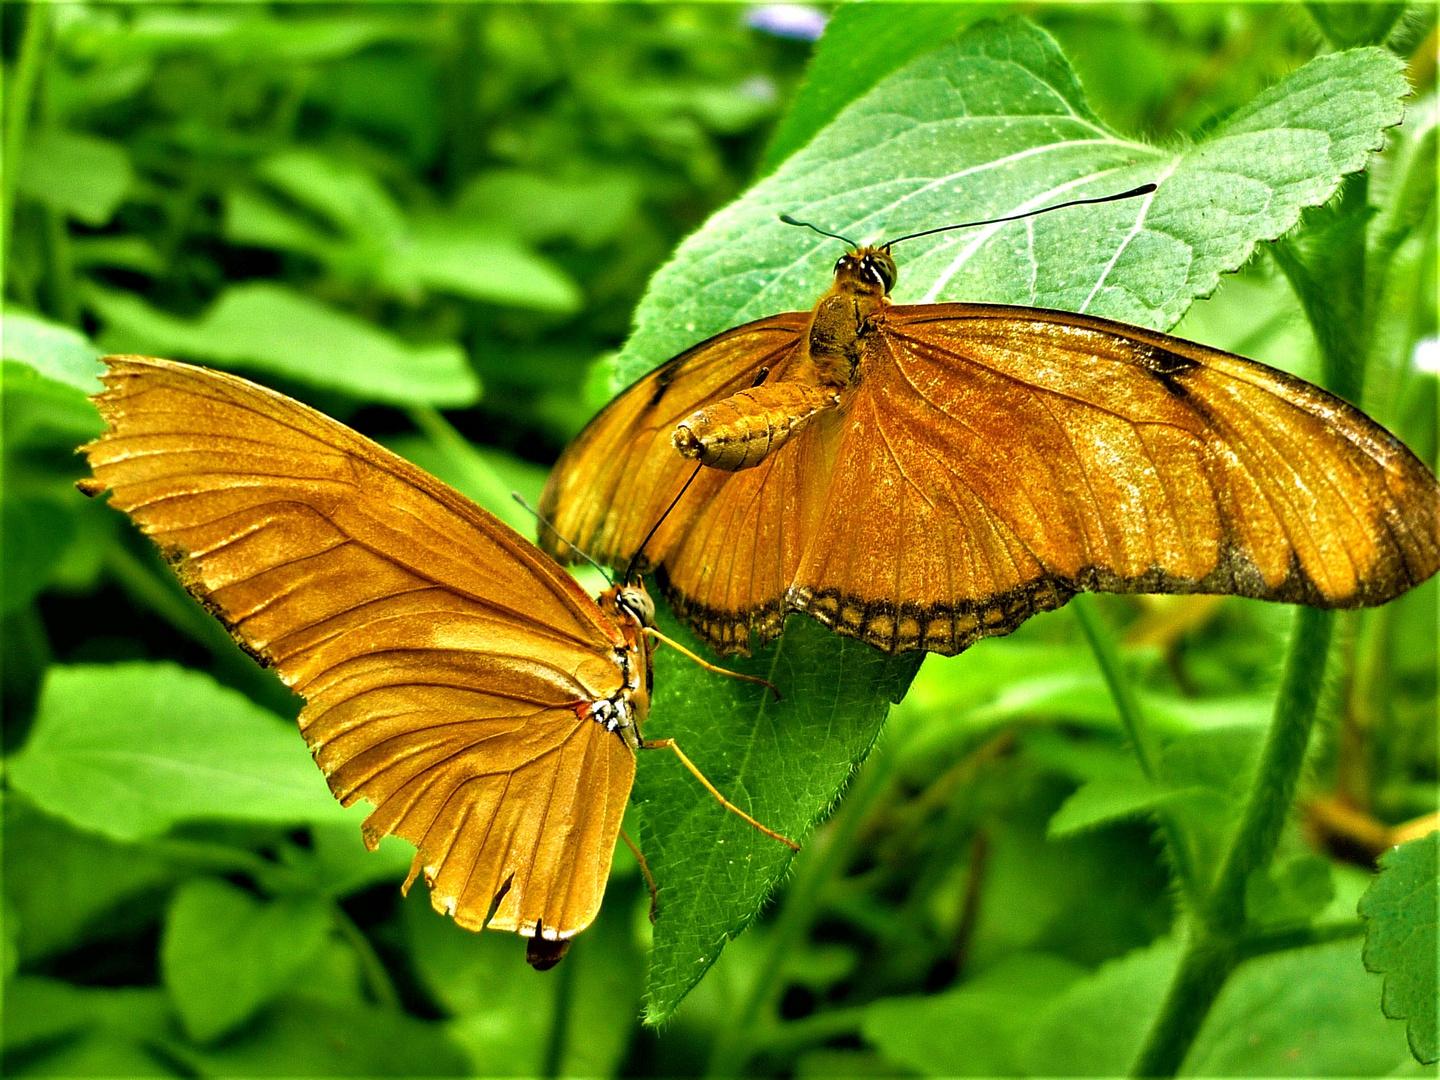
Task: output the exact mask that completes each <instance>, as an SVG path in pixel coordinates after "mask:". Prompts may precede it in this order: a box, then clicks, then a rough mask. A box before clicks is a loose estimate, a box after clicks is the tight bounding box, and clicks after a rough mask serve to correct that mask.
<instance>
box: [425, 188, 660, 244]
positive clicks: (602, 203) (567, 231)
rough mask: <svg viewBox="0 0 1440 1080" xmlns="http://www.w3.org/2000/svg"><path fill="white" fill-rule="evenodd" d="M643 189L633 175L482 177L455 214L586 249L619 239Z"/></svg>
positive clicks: (532, 237) (532, 239)
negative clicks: (564, 241)
mask: <svg viewBox="0 0 1440 1080" xmlns="http://www.w3.org/2000/svg"><path fill="white" fill-rule="evenodd" d="M639 199H640V188H639V185H638V184H637V183H636V181H635V178H634V177H633V176H631V175H630V174H628V173H624V172H616V173H614V174H609V175H607V174H603V173H601V174H598V175H594V176H591V177H587V178H586V179H584V180H580V181H566V180H560V179H556V178H554V177H551V176H545V175H543V174H540V173H528V172H520V171H518V170H504V171H500V170H497V171H494V172H485V173H481V174H480V175H479V176H477V177H475V178H474V179H473V180H471V181H470V182H469V183H467V184H466V185H465V188H464V190H462V191H461V193H460V195H459V197H458V198H457V199H456V200H455V211H454V212H455V216H456V217H460V218H472V219H474V220H476V221H480V222H486V223H493V224H495V225H498V226H501V227H503V228H505V229H507V230H509V231H510V232H511V233H512V234H513V235H515V236H518V237H519V238H520V239H522V240H525V241H527V242H530V243H543V242H544V241H546V240H556V239H560V238H564V239H569V240H573V241H574V242H575V243H576V244H578V245H580V246H581V247H586V248H591V247H598V246H599V245H600V244H603V243H605V242H606V241H608V240H611V239H613V238H614V237H615V236H616V235H618V234H619V232H620V230H621V229H623V228H624V227H625V225H626V224H627V223H628V222H629V221H630V220H631V219H632V218H633V217H634V215H635V211H636V207H637V204H638V202H639Z"/></svg>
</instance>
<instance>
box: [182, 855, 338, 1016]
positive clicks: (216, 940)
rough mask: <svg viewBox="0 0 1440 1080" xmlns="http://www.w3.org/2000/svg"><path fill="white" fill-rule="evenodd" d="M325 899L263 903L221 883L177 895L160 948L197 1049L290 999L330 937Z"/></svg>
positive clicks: (188, 887) (194, 884)
mask: <svg viewBox="0 0 1440 1080" xmlns="http://www.w3.org/2000/svg"><path fill="white" fill-rule="evenodd" d="M331 922H332V916H331V912H330V905H329V904H328V903H327V902H326V901H325V900H324V899H323V898H321V897H319V896H282V897H280V898H278V899H275V900H269V901H262V900H259V899H257V898H256V897H254V896H252V895H251V894H250V893H247V892H245V891H244V890H243V889H239V888H237V887H235V886H234V885H231V884H230V883H229V882H226V881H221V880H220V879H218V878H204V877H202V878H195V879H193V880H191V881H188V882H186V884H185V885H184V886H183V887H182V888H181V889H180V890H179V891H178V892H177V893H176V894H175V898H174V900H173V901H172V902H171V904H170V913H169V915H168V916H167V918H166V920H165V935H164V938H163V939H162V941H161V944H160V970H161V973H162V975H163V977H164V980H165V987H166V989H168V990H169V991H170V1000H171V1001H173V1002H174V1003H175V1010H176V1011H177V1012H178V1013H179V1014H180V1019H181V1021H182V1022H183V1023H184V1025H185V1031H186V1033H187V1034H188V1035H189V1036H190V1038H192V1039H193V1040H195V1041H196V1042H201V1043H207V1042H211V1041H212V1040H214V1039H217V1038H219V1037H220V1036H221V1035H224V1034H225V1033H226V1032H229V1031H233V1030H234V1029H235V1028H236V1027H238V1026H240V1025H241V1024H243V1023H244V1022H245V1021H246V1020H248V1019H249V1018H250V1017H251V1016H253V1015H254V1013H255V1011H256V1010H257V1009H259V1008H260V1007H261V1006H262V1005H264V1004H265V1003H266V1002H268V1001H270V1000H271V999H272V998H274V997H275V996H276V995H277V994H279V993H280V992H281V991H283V990H284V989H285V988H286V987H287V986H288V985H289V983H290V982H291V980H292V979H293V978H294V977H295V975H296V973H297V972H298V971H299V970H300V969H301V968H302V967H303V966H304V965H305V964H306V963H308V962H309V961H310V960H311V959H312V958H313V957H314V956H315V955H316V953H318V952H319V950H320V947H321V946H322V945H323V944H324V943H325V939H326V937H327V935H328V934H329V932H330V926H331Z"/></svg>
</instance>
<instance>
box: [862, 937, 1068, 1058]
mask: <svg viewBox="0 0 1440 1080" xmlns="http://www.w3.org/2000/svg"><path fill="white" fill-rule="evenodd" d="M1084 974H1085V969H1084V968H1082V967H1080V966H1079V965H1078V964H1075V963H1073V962H1071V961H1069V960H1066V959H1064V958H1063V957H1059V956H1052V955H1050V954H1048V953H1016V954H1014V955H1012V956H1009V957H1006V958H1005V959H1004V960H1001V961H1000V962H999V963H997V964H995V965H994V966H993V967H990V968H988V969H986V970H985V971H984V972H983V973H982V974H980V975H978V976H976V977H975V978H973V979H970V980H968V981H966V982H965V983H962V984H961V985H960V986H958V987H956V988H955V989H953V990H949V991H947V992H946V993H943V994H936V995H933V996H930V997H892V998H882V999H881V1000H879V1001H877V1002H874V1003H873V1004H871V1005H869V1006H867V1007H866V1009H865V1019H864V1021H863V1023H862V1025H861V1031H862V1033H863V1034H864V1036H865V1041H866V1042H868V1043H870V1045H872V1046H875V1047H878V1048H879V1049H880V1050H881V1051H883V1052H884V1054H885V1056H886V1057H887V1058H889V1059H890V1060H891V1061H893V1062H895V1063H896V1064H898V1065H905V1066H907V1067H909V1068H911V1069H915V1070H917V1071H918V1072H920V1073H922V1074H924V1075H926V1076H1015V1075H1020V1069H1019V1063H1018V1061H1017V1060H1016V1048H1017V1044H1018V1043H1019V1041H1020V1039H1021V1038H1022V1037H1023V1036H1024V1035H1025V1033H1026V1032H1027V1031H1028V1030H1029V1028H1030V1025H1031V1024H1032V1023H1033V1021H1034V1016H1035V1011H1036V1010H1037V1009H1038V1008H1040V1007H1042V1006H1043V1005H1044V1004H1045V1003H1046V1002H1047V1001H1049V1000H1050V999H1052V998H1054V997H1056V996H1057V995H1059V994H1060V993H1062V992H1063V991H1064V990H1065V989H1066V987H1068V986H1069V985H1070V984H1071V983H1073V982H1074V981H1075V980H1076V979H1077V978H1080V977H1081V976H1082V975H1084Z"/></svg>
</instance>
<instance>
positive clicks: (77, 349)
mask: <svg viewBox="0 0 1440 1080" xmlns="http://www.w3.org/2000/svg"><path fill="white" fill-rule="evenodd" d="M0 341H3V349H4V359H5V360H7V361H14V362H16V363H20V364H24V365H25V366H27V367H29V368H32V369H34V371H35V372H36V373H37V374H39V375H43V376H44V377H45V378H47V379H50V380H51V381H53V382H57V383H63V384H64V385H65V386H70V387H74V388H75V389H76V390H79V391H81V392H82V393H86V394H93V393H96V392H97V391H99V390H100V389H102V387H101V383H100V372H102V371H103V370H104V368H103V367H102V366H101V365H100V364H98V363H96V360H97V359H98V358H99V356H100V350H99V349H97V348H96V347H95V346H94V345H92V344H91V343H90V341H89V339H87V338H86V337H85V335H84V334H82V333H80V332H79V331H78V330H73V329H71V328H70V327H68V326H64V325H62V324H60V323H54V322H50V321H49V320H48V319H42V318H40V317H39V316H38V315H30V314H27V313H26V312H23V311H18V310H16V309H15V308H6V309H5V315H4V334H3V335H0Z"/></svg>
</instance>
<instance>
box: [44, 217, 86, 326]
mask: <svg viewBox="0 0 1440 1080" xmlns="http://www.w3.org/2000/svg"><path fill="white" fill-rule="evenodd" d="M45 247H46V253H45V254H46V257H45V263H46V269H47V270H48V271H49V274H50V308H51V314H52V315H54V316H55V317H56V318H57V319H59V320H60V321H61V322H63V323H68V324H69V325H70V326H79V325H80V302H79V300H77V299H76V296H75V264H74V261H73V259H72V258H71V255H70V229H69V227H68V226H67V225H66V224H65V215H64V214H62V213H60V211H58V210H55V209H52V208H51V207H48V206H47V207H46V208H45Z"/></svg>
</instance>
